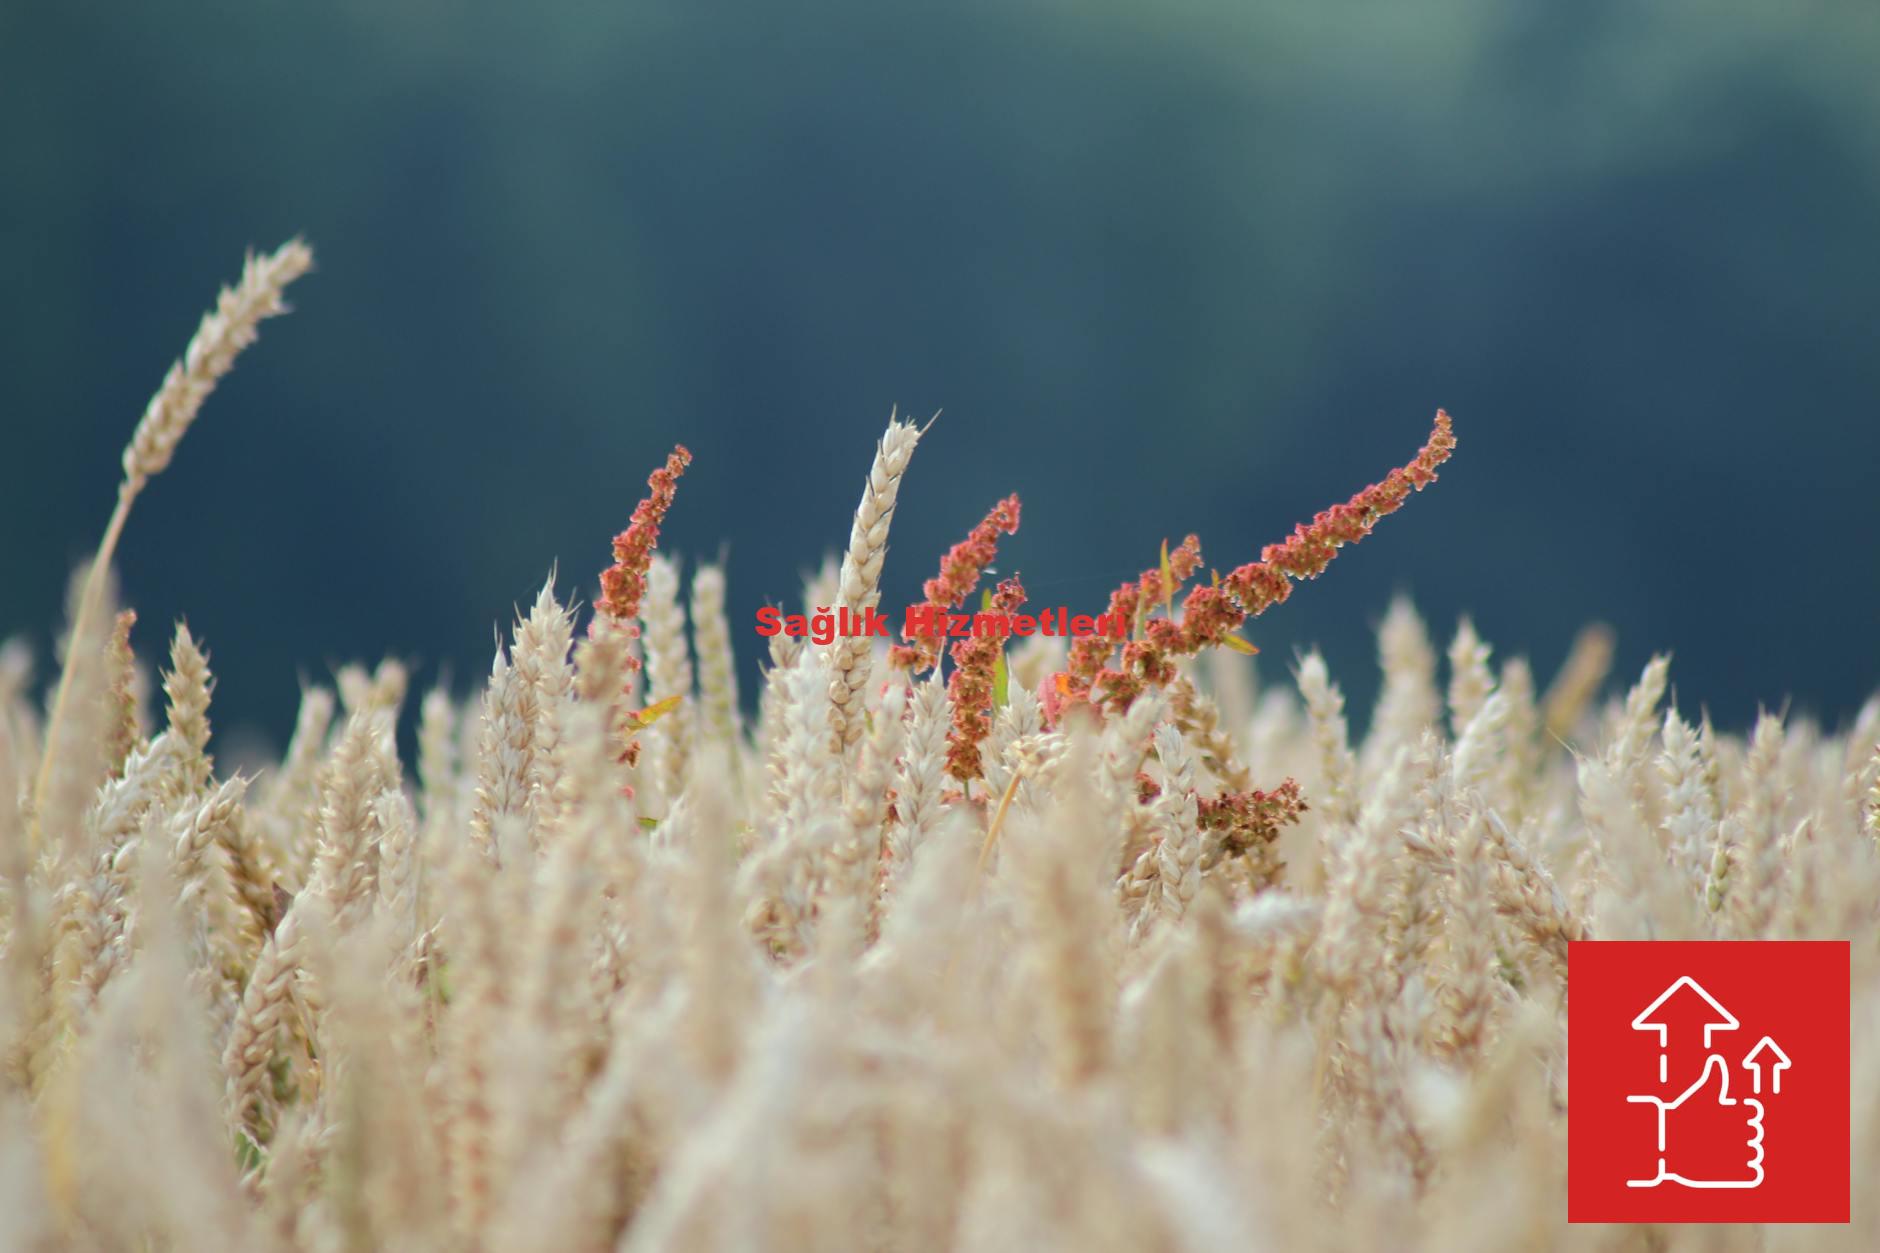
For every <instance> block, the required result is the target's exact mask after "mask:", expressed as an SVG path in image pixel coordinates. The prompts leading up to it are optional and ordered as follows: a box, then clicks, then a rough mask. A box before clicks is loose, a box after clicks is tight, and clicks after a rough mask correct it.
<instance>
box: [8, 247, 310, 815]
mask: <svg viewBox="0 0 1880 1253" xmlns="http://www.w3.org/2000/svg"><path fill="white" fill-rule="evenodd" d="M312 266H313V251H312V250H311V249H309V248H308V247H307V245H306V244H305V243H304V242H302V241H301V240H300V239H299V238H298V237H296V238H294V239H290V240H288V241H287V242H286V243H284V244H282V245H281V246H280V247H279V248H277V249H275V250H274V251H273V252H271V253H267V254H265V255H262V256H256V255H255V254H254V253H252V252H251V253H249V254H248V256H247V258H246V259H245V260H244V261H243V262H242V276H241V279H240V281H239V282H237V283H236V284H235V286H233V287H224V288H223V289H222V291H221V294H220V295H219V296H217V297H216V304H215V308H214V309H211V310H210V311H209V312H208V313H205V314H203V315H202V322H201V324H200V325H199V326H197V328H196V334H195V335H194V337H192V338H191V339H190V341H189V347H188V348H187V349H186V350H185V351H184V353H183V357H182V360H180V361H176V362H173V363H172V364H171V366H170V372H169V373H168V374H166V375H164V377H163V385H162V386H161V387H159V388H158V389H157V393H156V395H154V396H152V397H151V398H150V403H149V405H148V406H146V407H145V409H144V416H143V417H142V418H141V419H139V421H138V423H137V429H136V430H135V431H134V432H132V434H131V442H130V443H129V444H127V445H125V447H124V481H123V482H122V483H120V484H118V497H117V506H116V508H114V509H112V511H111V520H110V521H109V522H107V523H105V528H104V538H103V539H102V540H100V541H99V543H98V552H97V555H96V556H94V557H93V558H92V560H91V567H90V569H88V570H87V571H86V572H85V584H84V589H83V591H81V592H80V594H79V601H78V611H77V613H76V614H74V615H73V618H72V634H71V639H72V647H71V651H70V653H69V655H68V656H67V657H66V659H65V665H64V666H63V667H62V668H61V669H60V672H59V688H58V693H57V695H55V696H54V697H53V702H52V716H51V719H50V720H49V722H48V723H47V726H46V743H47V744H55V743H57V742H58V738H57V737H58V734H59V730H60V726H61V723H62V722H63V721H64V719H65V716H66V709H67V706H68V705H69V703H70V701H71V693H72V676H73V673H74V672H75V671H76V670H77V669H78V668H79V667H80V666H84V665H87V664H90V662H91V660H92V659H91V658H89V657H87V656H86V655H85V653H84V649H83V647H82V646H83V643H84V641H85V640H86V639H87V638H88V637H87V632H88V631H89V630H90V628H91V620H92V619H93V618H94V617H96V616H97V613H98V602H99V599H100V598H101V597H102V595H103V593H104V583H105V572H106V571H107V570H108V569H109V568H110V566H111V558H112V555H113V554H114V553H116V552H117V546H118V540H119V538H120V537H121V536H122V535H123V534H124V523H125V522H126V520H128V519H129V518H130V515H131V505H132V504H133V503H135V502H136V500H137V497H138V495H139V493H141V492H142V491H143V490H144V487H145V485H146V484H148V483H149V482H150V480H151V479H153V478H155V477H156V476H157V475H159V474H161V473H163V471H164V470H165V469H166V468H167V467H168V466H169V464H170V458H171V457H172V456H173V455H175V452H176V445H177V444H178V443H179V442H181V440H182V438H183V436H184V434H185V433H187V432H188V430H189V428H190V424H191V423H193V422H195V420H196V414H197V413H198V412H200V411H201V409H202V402H203V401H204V400H206V399H208V397H209V393H210V392H212V391H214V390H215V385H216V384H217V383H218V382H220V381H221V379H222V376H223V375H225V374H227V373H228V372H229V371H230V370H231V369H233V368H234V366H235V358H236V357H238V356H240V355H241V351H242V349H244V348H246V347H248V346H249V345H250V344H252V343H254V342H255V336H256V334H257V331H258V328H259V327H260V325H261V321H262V319H264V318H271V317H274V316H275V315H277V314H282V313H286V312H287V305H286V303H285V302H283V301H282V299H281V293H282V292H284V291H285V290H286V289H287V285H288V284H289V283H291V282H293V281H294V280H295V279H297V278H299V277H300V276H301V275H303V274H305V273H306V272H307V271H308V270H309V269H311V268H312ZM58 759H59V758H58V754H56V753H50V752H49V753H47V754H45V757H44V759H43V760H42V761H41V762H40V764H39V773H38V775H37V777H36V778H35V779H34V782H33V815H34V817H33V821H32V826H31V828H30V834H29V837H28V838H29V839H30V841H31V842H32V845H33V846H34V847H37V846H38V843H39V839H40V828H41V819H40V815H41V813H42V811H43V805H44V801H45V797H46V792H47V789H48V787H50V785H51V779H52V775H53V772H54V771H55V770H56V769H57V768H58Z"/></svg>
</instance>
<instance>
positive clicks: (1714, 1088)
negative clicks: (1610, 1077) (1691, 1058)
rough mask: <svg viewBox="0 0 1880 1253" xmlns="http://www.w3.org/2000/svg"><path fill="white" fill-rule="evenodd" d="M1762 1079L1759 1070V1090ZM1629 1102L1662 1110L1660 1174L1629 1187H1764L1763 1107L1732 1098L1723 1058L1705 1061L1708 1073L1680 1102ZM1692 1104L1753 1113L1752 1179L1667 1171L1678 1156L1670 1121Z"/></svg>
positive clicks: (1749, 1122)
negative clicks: (1668, 1139)
mask: <svg viewBox="0 0 1880 1253" xmlns="http://www.w3.org/2000/svg"><path fill="white" fill-rule="evenodd" d="M1785 1061H1786V1059H1785ZM1712 1076H1715V1082H1714V1083H1713V1082H1712ZM1761 1077H1762V1076H1761V1072H1760V1070H1759V1071H1758V1072H1757V1079H1758V1080H1759V1082H1758V1085H1757V1086H1758V1087H1759V1088H1760V1086H1761V1084H1760V1079H1761ZM1707 1090H1710V1091H1707ZM1625 1099H1626V1100H1627V1101H1628V1102H1630V1103H1632V1104H1634V1105H1655V1106H1657V1107H1658V1174H1657V1175H1656V1176H1655V1177H1654V1178H1651V1179H1628V1180H1626V1182H1625V1186H1626V1187H1628V1188H1656V1187H1658V1186H1659V1185H1660V1184H1666V1183H1681V1184H1683V1185H1684V1186H1685V1187H1687V1188H1755V1187H1760V1186H1761V1184H1762V1181H1763V1103H1762V1102H1761V1101H1759V1100H1757V1099H1756V1098H1755V1097H1753V1096H1746V1097H1744V1098H1743V1099H1742V1100H1741V1101H1740V1102H1739V1101H1738V1100H1737V1099H1736V1098H1735V1097H1733V1096H1731V1095H1730V1070H1729V1067H1728V1066H1726V1065H1725V1064H1724V1061H1723V1058H1722V1057H1720V1056H1718V1055H1717V1054H1715V1053H1712V1054H1711V1055H1710V1056H1709V1057H1708V1058H1706V1059H1705V1061H1704V1073H1703V1074H1701V1075H1699V1076H1698V1078H1697V1082H1696V1083H1693V1084H1692V1085H1691V1086H1690V1087H1688V1088H1686V1089H1684V1091H1683V1092H1681V1093H1679V1094H1678V1097H1677V1099H1676V1100H1672V1101H1666V1100H1662V1099H1660V1098H1659V1097H1655V1096H1628V1097H1626V1098H1625ZM1692 1100H1697V1101H1706V1100H1712V1101H1715V1102H1716V1104H1718V1105H1739V1104H1740V1105H1742V1106H1743V1107H1744V1108H1746V1109H1747V1110H1749V1111H1750V1113H1749V1116H1748V1117H1747V1118H1745V1119H1744V1124H1743V1125H1744V1127H1745V1129H1746V1134H1745V1137H1744V1140H1743V1147H1744V1149H1745V1150H1746V1151H1747V1152H1746V1158H1745V1161H1744V1169H1745V1170H1746V1171H1748V1172H1749V1177H1748V1178H1742V1179H1692V1178H1690V1177H1689V1176H1686V1175H1683V1174H1680V1173H1679V1172H1677V1171H1674V1170H1667V1169H1666V1168H1665V1163H1666V1159H1667V1157H1675V1156H1676V1155H1675V1153H1670V1154H1668V1153H1667V1152H1666V1148H1665V1124H1666V1122H1667V1121H1669V1120H1671V1117H1672V1111H1673V1110H1677V1109H1680V1108H1682V1107H1683V1106H1684V1105H1685V1103H1686V1102H1688V1101H1692Z"/></svg>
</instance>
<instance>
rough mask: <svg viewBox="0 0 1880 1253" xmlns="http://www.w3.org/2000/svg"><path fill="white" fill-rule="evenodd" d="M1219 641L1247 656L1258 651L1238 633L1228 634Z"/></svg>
mask: <svg viewBox="0 0 1880 1253" xmlns="http://www.w3.org/2000/svg"><path fill="white" fill-rule="evenodd" d="M1221 643H1223V644H1225V645H1226V646H1227V647H1229V648H1231V649H1233V650H1234V651H1235V652H1237V653H1240V654H1242V655H1243V656H1247V657H1252V656H1254V655H1256V654H1257V653H1258V652H1259V651H1260V650H1259V649H1257V648H1255V647H1254V646H1253V645H1252V644H1250V643H1248V642H1247V641H1246V640H1244V639H1242V638H1240V636H1238V635H1229V636H1227V637H1225V638H1224V639H1222V640H1221Z"/></svg>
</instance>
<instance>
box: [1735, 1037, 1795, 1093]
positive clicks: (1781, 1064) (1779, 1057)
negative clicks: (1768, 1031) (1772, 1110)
mask: <svg viewBox="0 0 1880 1253" xmlns="http://www.w3.org/2000/svg"><path fill="white" fill-rule="evenodd" d="M1764 1051H1768V1052H1771V1053H1774V1054H1775V1055H1776V1060H1775V1061H1773V1062H1771V1063H1770V1064H1769V1090H1770V1091H1771V1092H1780V1091H1782V1072H1783V1071H1785V1070H1787V1069H1788V1068H1789V1055H1788V1054H1787V1053H1784V1052H1783V1051H1782V1048H1781V1046H1780V1045H1778V1044H1777V1043H1776V1042H1775V1041H1774V1040H1771V1039H1770V1038H1769V1037H1768V1036H1764V1037H1763V1038H1762V1039H1760V1040H1758V1041H1756V1047H1755V1048H1753V1049H1751V1050H1750V1051H1749V1056H1748V1057H1745V1058H1744V1059H1743V1069H1744V1070H1747V1071H1749V1074H1750V1080H1749V1087H1750V1091H1752V1092H1761V1091H1762V1063H1761V1062H1759V1061H1757V1060H1756V1059H1757V1058H1759V1057H1761V1056H1762V1055H1763V1053H1764Z"/></svg>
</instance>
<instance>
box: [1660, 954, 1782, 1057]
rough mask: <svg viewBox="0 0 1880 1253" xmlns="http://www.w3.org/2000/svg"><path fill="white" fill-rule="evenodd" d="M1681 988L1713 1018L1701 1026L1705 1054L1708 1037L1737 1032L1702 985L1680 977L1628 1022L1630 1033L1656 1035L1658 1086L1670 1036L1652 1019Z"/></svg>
mask: <svg viewBox="0 0 1880 1253" xmlns="http://www.w3.org/2000/svg"><path fill="white" fill-rule="evenodd" d="M1684 988H1688V989H1690V990H1691V991H1692V992H1695V993H1696V994H1697V995H1698V996H1700V997H1702V998H1703V999H1704V1003H1705V1004H1707V1005H1709V1006H1710V1008H1711V1009H1712V1010H1713V1011H1715V1013H1714V1016H1711V1015H1707V1016H1706V1018H1707V1021H1706V1022H1705V1023H1704V1051H1705V1052H1709V1051H1710V1049H1711V1043H1710V1037H1711V1036H1712V1035H1714V1034H1716V1033H1717V1032H1719V1031H1735V1030H1736V1029H1737V1025H1738V1024H1737V1021H1736V1015H1735V1014H1733V1013H1731V1012H1730V1011H1729V1010H1727V1009H1725V1008H1724V1007H1723V1006H1721V1005H1719V1004H1718V1003H1717V998H1716V997H1714V996H1712V995H1711V994H1710V993H1708V992H1706V991H1705V990H1704V985H1703V984H1701V983H1699V982H1698V981H1697V980H1695V979H1693V978H1691V976H1689V975H1684V976H1682V977H1681V978H1679V979H1678V980H1677V981H1676V982H1675V983H1673V984H1672V985H1671V986H1670V987H1668V988H1666V989H1665V990H1664V991H1663V992H1660V993H1659V994H1658V999H1657V1000H1655V1001H1653V1002H1652V1003H1651V1004H1650V1005H1647V1006H1646V1007H1645V1008H1644V1009H1642V1010H1640V1011H1639V1015H1638V1017H1637V1018H1634V1019H1633V1020H1632V1030H1634V1031H1656V1032H1657V1033H1658V1082H1660V1083H1663V1082H1665V1078H1666V1071H1667V1069H1668V1068H1667V1066H1666V1065H1665V1052H1666V1050H1667V1049H1669V1048H1670V1047H1671V1040H1670V1034H1671V1032H1670V1029H1669V1028H1668V1027H1667V1026H1666V1025H1665V1023H1664V1022H1663V1021H1661V1020H1659V1019H1656V1018H1653V1017H1652V1015H1653V1014H1655V1013H1657V1012H1658V1009H1659V1007H1660V1006H1661V1005H1663V1004H1664V1003H1665V1002H1666V1001H1669V1000H1671V999H1672V997H1674V996H1676V995H1677V993H1678V992H1679V990H1680V989H1684ZM1771 1047H1774V1046H1773V1045H1771ZM1778 1051H1779V1050H1778ZM1783 1060H1784V1061H1785V1062H1786V1061H1787V1060H1788V1059H1787V1058H1784V1059H1783Z"/></svg>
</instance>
